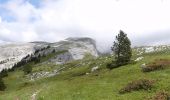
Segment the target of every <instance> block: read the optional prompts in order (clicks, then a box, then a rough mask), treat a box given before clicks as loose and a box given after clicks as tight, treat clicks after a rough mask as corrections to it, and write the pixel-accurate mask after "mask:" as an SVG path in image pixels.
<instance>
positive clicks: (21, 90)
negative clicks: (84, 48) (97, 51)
mask: <svg viewBox="0 0 170 100" xmlns="http://www.w3.org/2000/svg"><path fill="white" fill-rule="evenodd" d="M107 58H108V60H106V57H100V58H98V59H93V60H92V59H90V60H88V59H85V60H83V61H75V62H71V63H68V64H66V65H63V66H65V67H66V68H67V69H65V70H64V71H63V72H62V73H61V74H60V75H58V76H54V77H51V78H44V79H40V80H37V81H33V82H31V81H29V80H26V79H25V77H24V74H23V72H22V71H20V70H17V71H15V72H10V73H9V76H8V77H6V78H5V79H4V81H5V83H6V85H7V90H6V91H5V92H0V100H15V99H19V100H30V99H31V96H32V95H33V94H34V93H35V92H37V96H36V98H37V100H144V99H147V98H149V97H151V96H153V95H155V93H157V92H159V91H161V90H165V91H167V92H170V84H169V83H170V69H169V68H168V69H165V70H158V71H153V72H150V73H143V72H142V71H141V68H140V65H141V64H143V63H148V62H151V61H154V59H156V58H169V59H170V54H162V53H161V54H154V55H145V56H144V59H143V60H142V61H140V62H138V63H136V64H129V65H126V66H122V67H119V68H116V69H113V70H108V69H106V64H107V63H108V62H110V61H111V59H110V58H109V57H107ZM96 66H98V67H99V68H100V69H99V70H97V71H95V72H93V73H91V68H92V67H96ZM86 73H90V74H88V75H86ZM138 79H151V80H156V82H155V84H154V87H153V88H152V89H151V90H149V91H144V90H141V91H134V92H130V93H126V94H122V95H121V94H119V90H120V89H121V88H122V87H124V86H125V85H126V84H128V83H129V82H131V81H134V80H138Z"/></svg>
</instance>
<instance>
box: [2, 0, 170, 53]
mask: <svg viewBox="0 0 170 100" xmlns="http://www.w3.org/2000/svg"><path fill="white" fill-rule="evenodd" d="M169 9H170V1H168V0H130V1H126V0H81V1H79V0H73V1H69V0H36V1H35V0H5V1H4V0H0V28H1V30H0V43H1V44H2V43H4V42H11V43H14V42H32V41H46V42H58V41H61V40H64V39H66V38H69V37H89V38H92V39H94V40H96V42H97V45H98V47H100V48H103V49H104V50H108V49H110V47H111V45H112V44H113V41H114V39H115V36H116V35H117V34H118V33H119V30H123V31H124V32H125V33H126V34H127V35H128V37H129V38H130V40H131V42H132V46H149V45H167V44H170V40H169V38H168V37H169V36H170V34H169V33H170V19H169V18H170V14H168V12H169ZM155 34H156V35H155Z"/></svg>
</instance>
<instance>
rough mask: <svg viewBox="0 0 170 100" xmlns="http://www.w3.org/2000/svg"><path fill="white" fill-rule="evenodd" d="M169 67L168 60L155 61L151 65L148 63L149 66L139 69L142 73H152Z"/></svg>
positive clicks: (169, 61) (169, 62)
mask: <svg viewBox="0 0 170 100" xmlns="http://www.w3.org/2000/svg"><path fill="white" fill-rule="evenodd" d="M169 65H170V60H167V59H158V60H155V61H154V62H152V63H149V64H147V65H145V66H141V67H142V71H143V72H150V71H154V70H162V69H165V68H166V67H168V66H169Z"/></svg>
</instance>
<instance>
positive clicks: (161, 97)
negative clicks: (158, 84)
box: [149, 91, 170, 100]
mask: <svg viewBox="0 0 170 100" xmlns="http://www.w3.org/2000/svg"><path fill="white" fill-rule="evenodd" d="M149 100H170V94H169V93H168V92H166V91H161V92H158V93H157V94H156V95H155V96H153V97H152V98H150V99H149Z"/></svg>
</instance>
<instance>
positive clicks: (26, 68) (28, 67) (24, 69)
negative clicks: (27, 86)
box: [23, 65, 32, 74]
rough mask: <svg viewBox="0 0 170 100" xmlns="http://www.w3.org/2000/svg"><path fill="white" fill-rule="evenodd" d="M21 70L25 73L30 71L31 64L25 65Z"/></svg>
mask: <svg viewBox="0 0 170 100" xmlns="http://www.w3.org/2000/svg"><path fill="white" fill-rule="evenodd" d="M23 71H24V73H25V74H29V73H31V72H32V66H30V65H25V66H24V68H23Z"/></svg>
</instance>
